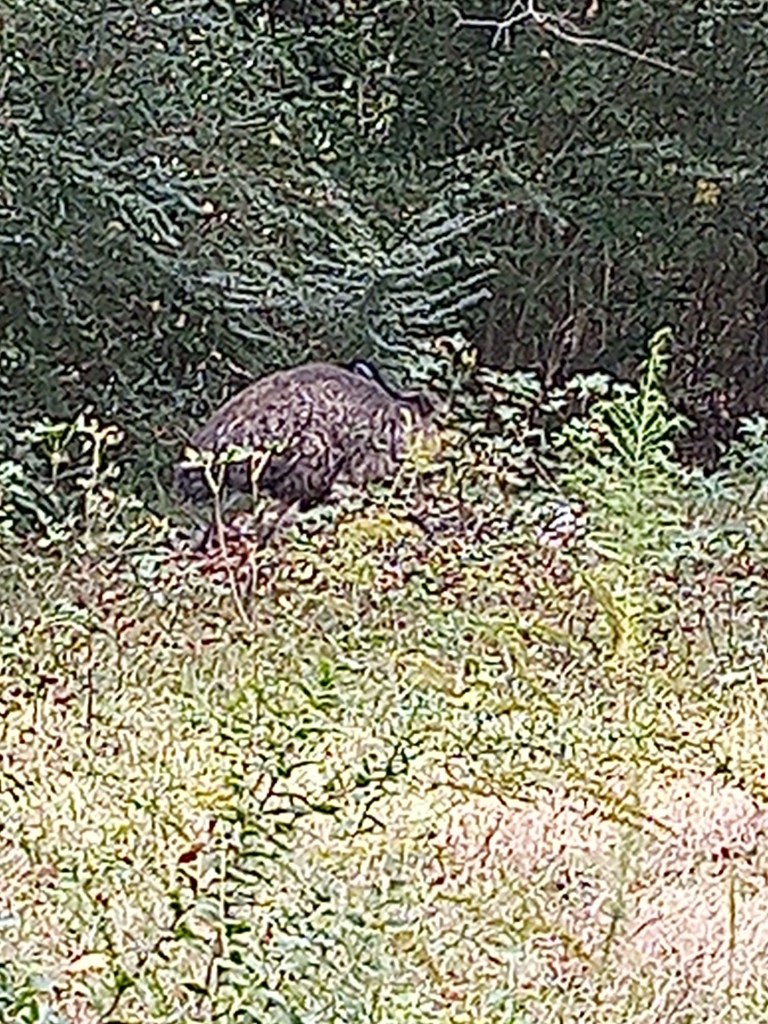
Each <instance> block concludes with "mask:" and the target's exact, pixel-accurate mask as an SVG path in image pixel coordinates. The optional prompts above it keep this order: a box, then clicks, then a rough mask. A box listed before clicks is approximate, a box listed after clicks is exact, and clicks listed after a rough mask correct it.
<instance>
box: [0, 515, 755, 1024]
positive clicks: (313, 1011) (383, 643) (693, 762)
mask: <svg viewBox="0 0 768 1024" xmlns="http://www.w3.org/2000/svg"><path fill="white" fill-rule="evenodd" d="M681 500H682V499H681ZM751 508H752V511H751V512H749V513H747V512H746V511H745V512H743V514H742V513H739V516H738V517H736V518H734V516H733V515H731V516H730V518H729V520H728V522H727V523H726V524H725V525H723V524H722V523H720V524H719V525H718V523H717V522H716V521H715V519H714V518H711V517H710V519H709V520H708V521H707V522H705V523H702V522H701V521H699V522H698V523H697V524H696V529H694V528H693V527H691V528H690V529H689V536H690V537H694V538H695V539H694V540H691V541H690V543H689V544H688V547H687V548H686V551H685V557H679V558H678V559H677V561H676V562H675V566H674V568H673V569H670V567H669V564H668V561H669V559H667V562H665V561H664V560H663V559H657V560H654V559H652V558H647V559H646V560H645V574H644V576H643V578H642V581H639V580H638V577H637V575H636V573H637V560H635V561H633V570H632V571H633V575H632V576H631V579H630V582H631V584H632V585H633V586H635V587H637V586H638V583H639V582H641V583H642V587H641V590H640V591H638V592H637V593H635V596H634V598H633V599H632V600H631V601H623V600H619V599H618V598H617V594H618V595H619V597H621V594H620V591H621V585H622V579H623V577H622V576H621V570H622V566H621V563H616V561H615V559H613V558H612V557H611V556H610V554H606V553H605V550H604V548H603V546H602V545H601V546H598V547H595V546H593V545H591V544H590V542H589V540H587V541H583V540H582V541H574V542H573V543H572V544H570V545H565V546H563V547H561V548H551V547H547V546H545V545H542V544H541V543H538V542H537V541H536V539H535V533H534V531H533V530H532V529H531V527H530V525H529V523H528V520H527V519H526V516H525V515H521V516H520V518H519V525H518V526H517V527H516V528H513V529H512V530H500V529H497V530H495V531H494V530H489V531H487V532H486V534H485V535H483V534H481V533H478V532H477V531H476V532H475V534H474V535H471V534H466V533H462V532H461V531H450V530H449V531H446V532H445V533H444V534H439V535H437V536H436V537H434V538H432V539H427V538H425V537H423V536H422V535H421V534H420V533H419V531H418V530H416V529H414V528H412V527H411V526H410V525H407V524H403V523H402V521H401V520H399V519H398V517H397V515H396V514H394V515H393V514H392V512H391V510H389V509H388V508H387V507H386V506H383V505H380V504H378V505H377V504H376V503H375V502H374V503H373V505H371V506H369V507H368V508H367V509H366V510H365V511H364V512H361V511H357V512H356V513H354V514H353V513H352V512H350V513H348V514H347V515H342V516H340V517H337V519H336V521H335V522H334V523H332V524H330V525H327V526H326V527H325V528H323V529H319V530H317V531H315V532H312V533H310V534H307V533H306V532H302V531H301V530H299V529H296V530H293V531H292V532H291V533H290V534H289V535H288V536H287V537H286V538H284V539H283V541H282V542H281V548H280V550H279V551H277V552H272V553H269V552H267V553H266V554H265V555H264V556H259V557H261V559H262V561H261V562H260V563H259V562H258V561H257V560H256V556H254V555H253V553H252V552H250V551H249V549H248V547H247V545H245V544H242V545H239V546H237V545H233V547H232V550H231V551H230V557H231V562H230V564H229V566H226V565H225V564H224V560H223V559H222V558H219V559H218V560H216V559H207V560H206V559H202V558H197V557H193V556H189V555H176V556H171V555H170V554H169V553H168V551H167V549H165V548H164V547H163V545H161V544H159V543H158V544H156V545H154V546H152V545H148V546H147V548H146V549H145V550H144V551H143V552H142V553H138V552H132V551H130V550H127V551H126V552H125V553H124V554H122V555H121V556H120V557H119V558H117V557H113V556H112V555H111V554H110V552H109V550H102V549H99V547H98V545H97V544H95V542H93V538H91V539H90V542H89V544H87V545H82V544H81V545H80V546H79V547H73V548H72V549H70V550H69V551H68V552H67V553H66V555H59V556H56V555H54V554H53V553H52V552H47V553H44V554H40V553H39V552H35V551H34V550H32V549H29V548H27V549H23V548H22V549H18V550H15V551H14V552H9V553H8V555H7V558H6V562H7V564H6V565H5V567H4V570H3V583H2V587H3V590H4V593H5V595H6V601H5V609H6V611H5V613H4V615H3V622H2V638H1V640H0V643H2V648H1V651H2V690H0V693H1V694H2V696H1V698H0V699H1V700H2V719H1V720H2V729H3V736H2V748H1V749H2V780H3V782H2V790H1V792H0V821H2V822H3V824H2V827H1V828H0V878H1V879H2V882H0V963H2V964H4V967H3V968H2V973H0V997H1V999H0V1020H8V1021H11V1020H14V1021H16V1020H29V1021H33V1020H41V1019H46V1020H54V1019H59V1020H63V1021H66V1022H70V1024H81V1022H82V1024H93V1022H106V1021H120V1022H131V1024H133V1022H136V1024H139V1022H142V1024H147V1022H153V1024H154V1022H171V1021H194V1020H201V1021H213V1020H226V1021H230V1020H231V1021H235V1020H237V1021H254V1022H255V1021H260V1022H261V1021H271V1020H275V1021H284V1020H293V1021H314V1020H317V1021H320V1020H322V1021H350V1022H351V1021H355V1022H356V1021H361V1022H362V1021H402V1022H417V1021H418V1022H421V1021H424V1022H427V1021H429V1022H433V1021H434V1022H437V1021H445V1022H447V1021H450V1022H460V1021H476V1020H482V1021H488V1022H495V1021H499V1022H512V1021H520V1022H523V1021H526V1022H528V1021H530V1022H544V1021H575V1020H579V1021H582V1022H583V1021H593V1020H594V1021H608V1022H613V1021H617V1022H618V1021H627V1020H632V1021H648V1022H654V1024H655V1022H657V1021H662V1020H665V1021H666V1020H669V1021H694V1020H701V1019H707V1020H709V1021H717V1020H723V1021H725V1020H728V1021H747V1020H761V1019H764V1016H765V1012H766V1005H767V1004H768V993H766V987H765V983H764V980H763V979H764V977H765V972H766V955H767V951H768V928H767V927H766V925H765V921H766V920H768V914H766V911H767V910H768V887H767V886H766V877H768V858H767V857H766V845H765V825H766V799H767V798H768V794H767V793H766V786H767V785H768V783H767V782H766V779H767V778H768V776H766V763H767V761H768V751H767V749H766V744H767V741H766V739H765V737H766V736H767V735H768V729H767V728H766V726H767V725H768V698H767V696H766V687H765V682H766V666H767V664H768V658H767V654H768V641H766V638H765V636H766V634H765V627H764V623H765V622H766V621H768V618H766V612H767V611H768V609H767V608H766V605H767V604H768V600H767V599H766V585H765V580H766V576H765V570H766V560H765V548H764V546H763V545H761V540H760V538H761V536H764V532H763V531H764V529H765V526H766V524H765V522H764V518H765V513H764V510H762V511H761V506H760V503H759V502H757V503H755V504H754V505H753V506H752V507H751ZM750 517H751V518H750ZM736 526H738V527H739V529H738V530H737V529H735V527H736ZM601 536H602V535H601ZM617 564H618V569H617ZM617 571H618V572H619V575H618V576H617V575H616V573H617ZM254 573H255V574H256V575H254ZM628 578H629V577H628ZM243 580H247V581H250V586H249V587H248V588H245V587H244V586H243V585H242V581H243ZM625 582H626V580H625ZM233 587H235V591H233ZM638 594H640V595H641V596H642V600H639V599H638ZM235 596H236V597H237V600H235V599H234V597H235ZM622 609H624V611H622ZM626 609H630V612H629V613H627V612H626ZM623 614H624V615H626V614H631V615H632V616H633V617H634V619H635V621H633V622H632V623H629V624H628V623H627V622H626V621H623V622H619V623H618V627H617V621H618V619H621V616H622V615H623ZM630 627H631V628H630ZM627 636H630V637H631V638H632V642H631V643H626V642H624V640H625V639H626V637H627ZM622 638H624V639H622ZM1 1000H4V1002H3V1001H1ZM46 1013H49V1014H51V1016H47V1017H46V1016H45V1014H46ZM53 1014H56V1015H58V1016H57V1017H54V1016H52V1015H53Z"/></svg>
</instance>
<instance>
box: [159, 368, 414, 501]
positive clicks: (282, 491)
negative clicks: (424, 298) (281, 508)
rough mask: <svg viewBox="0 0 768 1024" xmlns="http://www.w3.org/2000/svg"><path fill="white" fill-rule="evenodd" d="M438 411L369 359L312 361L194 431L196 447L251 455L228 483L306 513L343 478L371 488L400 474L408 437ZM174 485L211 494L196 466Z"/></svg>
mask: <svg viewBox="0 0 768 1024" xmlns="http://www.w3.org/2000/svg"><path fill="white" fill-rule="evenodd" d="M433 413H434V406H433V405H432V403H431V402H430V400H429V399H428V398H427V397H426V396H425V395H421V394H413V395H409V394H400V393H398V392H395V391H393V390H392V389H390V388H388V387H387V386H386V385H385V384H384V382H383V381H382V380H381V378H380V377H379V375H378V373H377V372H376V371H375V369H374V368H373V367H372V366H371V365H370V364H369V363H365V362H361V361H360V362H356V363H353V364H350V365H349V366H348V367H340V366H334V365H332V364H329V363H308V364H306V365H304V366H298V367H295V368H293V369H290V370H279V371H277V372H276V373H272V374H269V375H268V376H266V377H263V378H262V379H261V380H258V381H256V382H255V383H254V384H251V385H250V386H249V387H247V388H246V389H245V390H244V391H242V392H240V394H238V395H235V397H234V398H232V399H230V401H228V402H227V403H226V404H225V405H223V406H222V407H221V408H220V409H219V410H218V411H217V412H216V413H214V415H213V416H212V417H211V419H210V420H209V421H208V423H207V424H206V425H205V426H204V427H202V429H201V430H199V431H198V432H197V434H195V436H194V438H193V439H192V447H193V448H195V449H199V450H202V451H210V452H213V453H215V454H220V453H223V452H225V451H228V450H231V449H234V448H240V449H245V450H246V451H247V452H249V453H252V457H251V458H250V459H249V458H243V459H241V460H239V461H235V462H232V463H230V464H229V465H228V466H227V471H226V476H225V485H226V487H228V488H230V489H234V490H239V491H246V492H250V490H251V488H252V487H253V485H254V484H255V486H256V487H257V488H259V489H261V490H263V491H265V492H267V493H269V494H271V495H273V496H274V497H276V498H278V499H280V500H281V501H286V502H294V501H299V502H301V503H302V505H304V506H305V507H308V506H309V505H312V504H314V503H315V502H317V501H320V500H322V499H323V498H324V497H325V496H326V495H327V494H328V492H329V491H330V489H331V487H332V486H333V484H334V483H335V482H345V483H353V484H363V483H365V482H366V481H368V480H379V479H383V478H385V477H387V476H389V475H391V474H393V473H394V472H395V471H396V469H397V466H398V464H399V462H400V461H401V459H402V457H403V455H404V454H405V451H406V448H407V444H408V438H409V435H410V433H411V432H412V431H413V430H414V429H415V430H419V429H425V428H426V427H427V426H428V424H429V422H430V420H431V418H432V415H433ZM254 467H259V472H258V476H257V478H256V479H255V481H254V479H253V468H254ZM175 482H176V486H177V488H178V489H179V491H180V492H181V493H182V495H183V496H185V497H187V498H192V499H194V500H199V499H201V498H203V497H205V496H206V495H207V494H208V493H209V485H208V484H207V482H206V480H205V477H204V475H203V473H202V471H201V470H200V469H199V468H197V467H194V466H191V465H188V464H187V465H185V464H184V463H181V464H180V465H179V466H178V467H177V470H176V476H175Z"/></svg>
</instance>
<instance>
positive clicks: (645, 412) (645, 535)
mask: <svg viewBox="0 0 768 1024" xmlns="http://www.w3.org/2000/svg"><path fill="white" fill-rule="evenodd" d="M669 342H670V332H669V331H668V330H666V329H665V330H663V331H660V332H658V333H657V334H656V335H655V336H654V337H653V338H652V340H651V342H650V345H649V354H648V358H647V361H646V363H645V365H644V368H643V374H642V378H641V381H640V385H639V387H638V388H637V389H635V388H632V387H628V386H619V387H617V388H615V389H614V392H613V394H611V395H610V396H609V397H606V398H602V399H600V400H598V401H597V402H595V403H594V405H593V406H592V408H591V410H590V412H589V415H588V416H587V417H586V418H584V419H578V420H575V421H573V422H571V423H569V424H568V425H566V426H565V427H564V429H563V432H562V440H561V455H562V465H563V470H562V472H561V476H560V482H561V484H562V486H563V488H564V490H565V491H566V493H567V495H568V496H569V498H571V499H575V500H577V501H579V502H580V503H582V504H583V505H584V507H585V508H586V513H587V518H588V523H589V536H588V542H587V547H586V556H587V558H586V567H585V569H584V573H585V579H586V580H587V582H588V583H590V584H591V586H592V589H593V591H594V592H595V596H596V598H597V599H598V601H599V603H600V604H601V605H602V606H603V608H604V610H605V611H606V613H607V615H608V618H609V620H610V622H611V627H612V632H613V640H614V643H615V644H616V647H617V648H618V649H620V650H622V651H624V652H626V651H627V650H628V648H629V645H631V644H632V643H633V642H634V641H638V640H640V639H641V637H640V635H639V633H638V630H639V629H640V627H641V626H642V625H643V623H644V615H643V612H644V611H645V610H647V608H648V603H649V600H650V598H649V593H648V581H649V579H650V578H651V577H652V576H653V573H654V572H655V571H656V570H658V569H660V568H662V567H664V566H668V565H669V564H670V556H671V555H672V541H673V540H674V539H675V538H678V537H679V536H680V535H681V533H682V532H683V530H684V526H685V517H686V508H685V495H686V490H685V485H686V479H685V473H684V471H683V470H682V469H681V468H680V465H679V463H678V462H677V461H676V460H675V458H674V452H673V444H674V439H675V436H676V434H677V433H678V431H679V430H680V427H681V421H680V418H679V416H678V415H677V414H675V413H674V411H673V410H672V409H671V408H670V405H669V401H668V399H667V398H666V396H665V394H664V391H663V389H662V383H663V380H664V374H665V371H666V367H667V362H668V349H669Z"/></svg>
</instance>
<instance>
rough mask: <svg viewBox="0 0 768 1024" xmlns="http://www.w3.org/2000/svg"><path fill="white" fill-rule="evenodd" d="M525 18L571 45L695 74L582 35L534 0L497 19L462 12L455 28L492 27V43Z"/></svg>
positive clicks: (628, 48)
mask: <svg viewBox="0 0 768 1024" xmlns="http://www.w3.org/2000/svg"><path fill="white" fill-rule="evenodd" d="M526 21H529V22H532V23H533V24H534V25H536V26H537V27H538V28H539V29H541V31H542V32H546V33H547V34H548V35H551V36H553V37H554V38H555V39H561V40H562V41H563V42H566V43H570V44H571V45H573V46H591V47H594V48H595V49H599V50H608V51H609V52H610V53H617V54H620V55H621V56H622V57H629V58H630V59H632V60H636V61H639V62H640V63H642V64H650V65H651V66H652V67H656V68H659V69H660V70H661V71H669V72H670V73H672V74H675V75H687V76H689V77H692V76H693V75H695V72H694V71H693V69H692V68H687V67H683V66H682V65H680V64H672V63H670V62H669V61H666V60H662V59H661V58H660V57H653V56H652V55H651V54H648V53H643V52H641V51H640V50H634V49H632V47H629V46H623V45H622V44H621V43H615V42H613V41H612V40H611V39H602V38H600V37H598V36H585V35H581V34H580V33H579V31H578V29H577V28H576V27H575V26H572V25H570V24H569V23H567V22H564V19H563V18H561V17H559V16H557V15H553V14H547V13H546V12H544V11H539V10H537V9H536V7H535V5H534V4H533V0H528V2H527V4H526V5H525V6H523V4H522V3H519V2H518V3H515V4H513V6H512V7H511V8H510V9H509V11H508V12H507V14H506V15H505V17H503V18H500V19H495V18H464V17H463V16H462V15H459V17H458V18H457V21H456V25H457V27H458V28H483V29H493V38H492V40H491V45H492V46H495V45H496V44H497V43H498V41H499V39H500V38H502V37H506V38H507V39H508V38H509V32H510V30H511V29H512V28H513V26H515V25H520V24H523V23H524V22H526ZM564 23H565V24H567V25H568V30H567V31H566V29H565V28H564V27H563V25H564Z"/></svg>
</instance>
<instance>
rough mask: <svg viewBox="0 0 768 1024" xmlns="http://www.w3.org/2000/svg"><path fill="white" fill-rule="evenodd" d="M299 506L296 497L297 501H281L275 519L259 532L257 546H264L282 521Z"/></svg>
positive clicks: (299, 502) (299, 503) (299, 501)
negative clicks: (280, 506)
mask: <svg viewBox="0 0 768 1024" xmlns="http://www.w3.org/2000/svg"><path fill="white" fill-rule="evenodd" d="M300 508H301V499H298V500H297V501H286V502H283V503H282V508H281V509H280V511H279V512H278V514H277V517H276V519H275V521H274V522H273V523H272V524H271V525H270V526H268V527H267V528H266V529H265V530H264V532H263V533H260V535H259V541H258V544H259V547H266V546H267V544H268V542H269V541H270V540H271V539H272V538H273V537H274V536H275V534H276V533H277V530H278V527H279V526H280V525H281V524H282V523H284V522H285V520H286V519H288V517H289V516H291V515H292V513H294V512H296V511H298V510H299V509H300Z"/></svg>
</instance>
